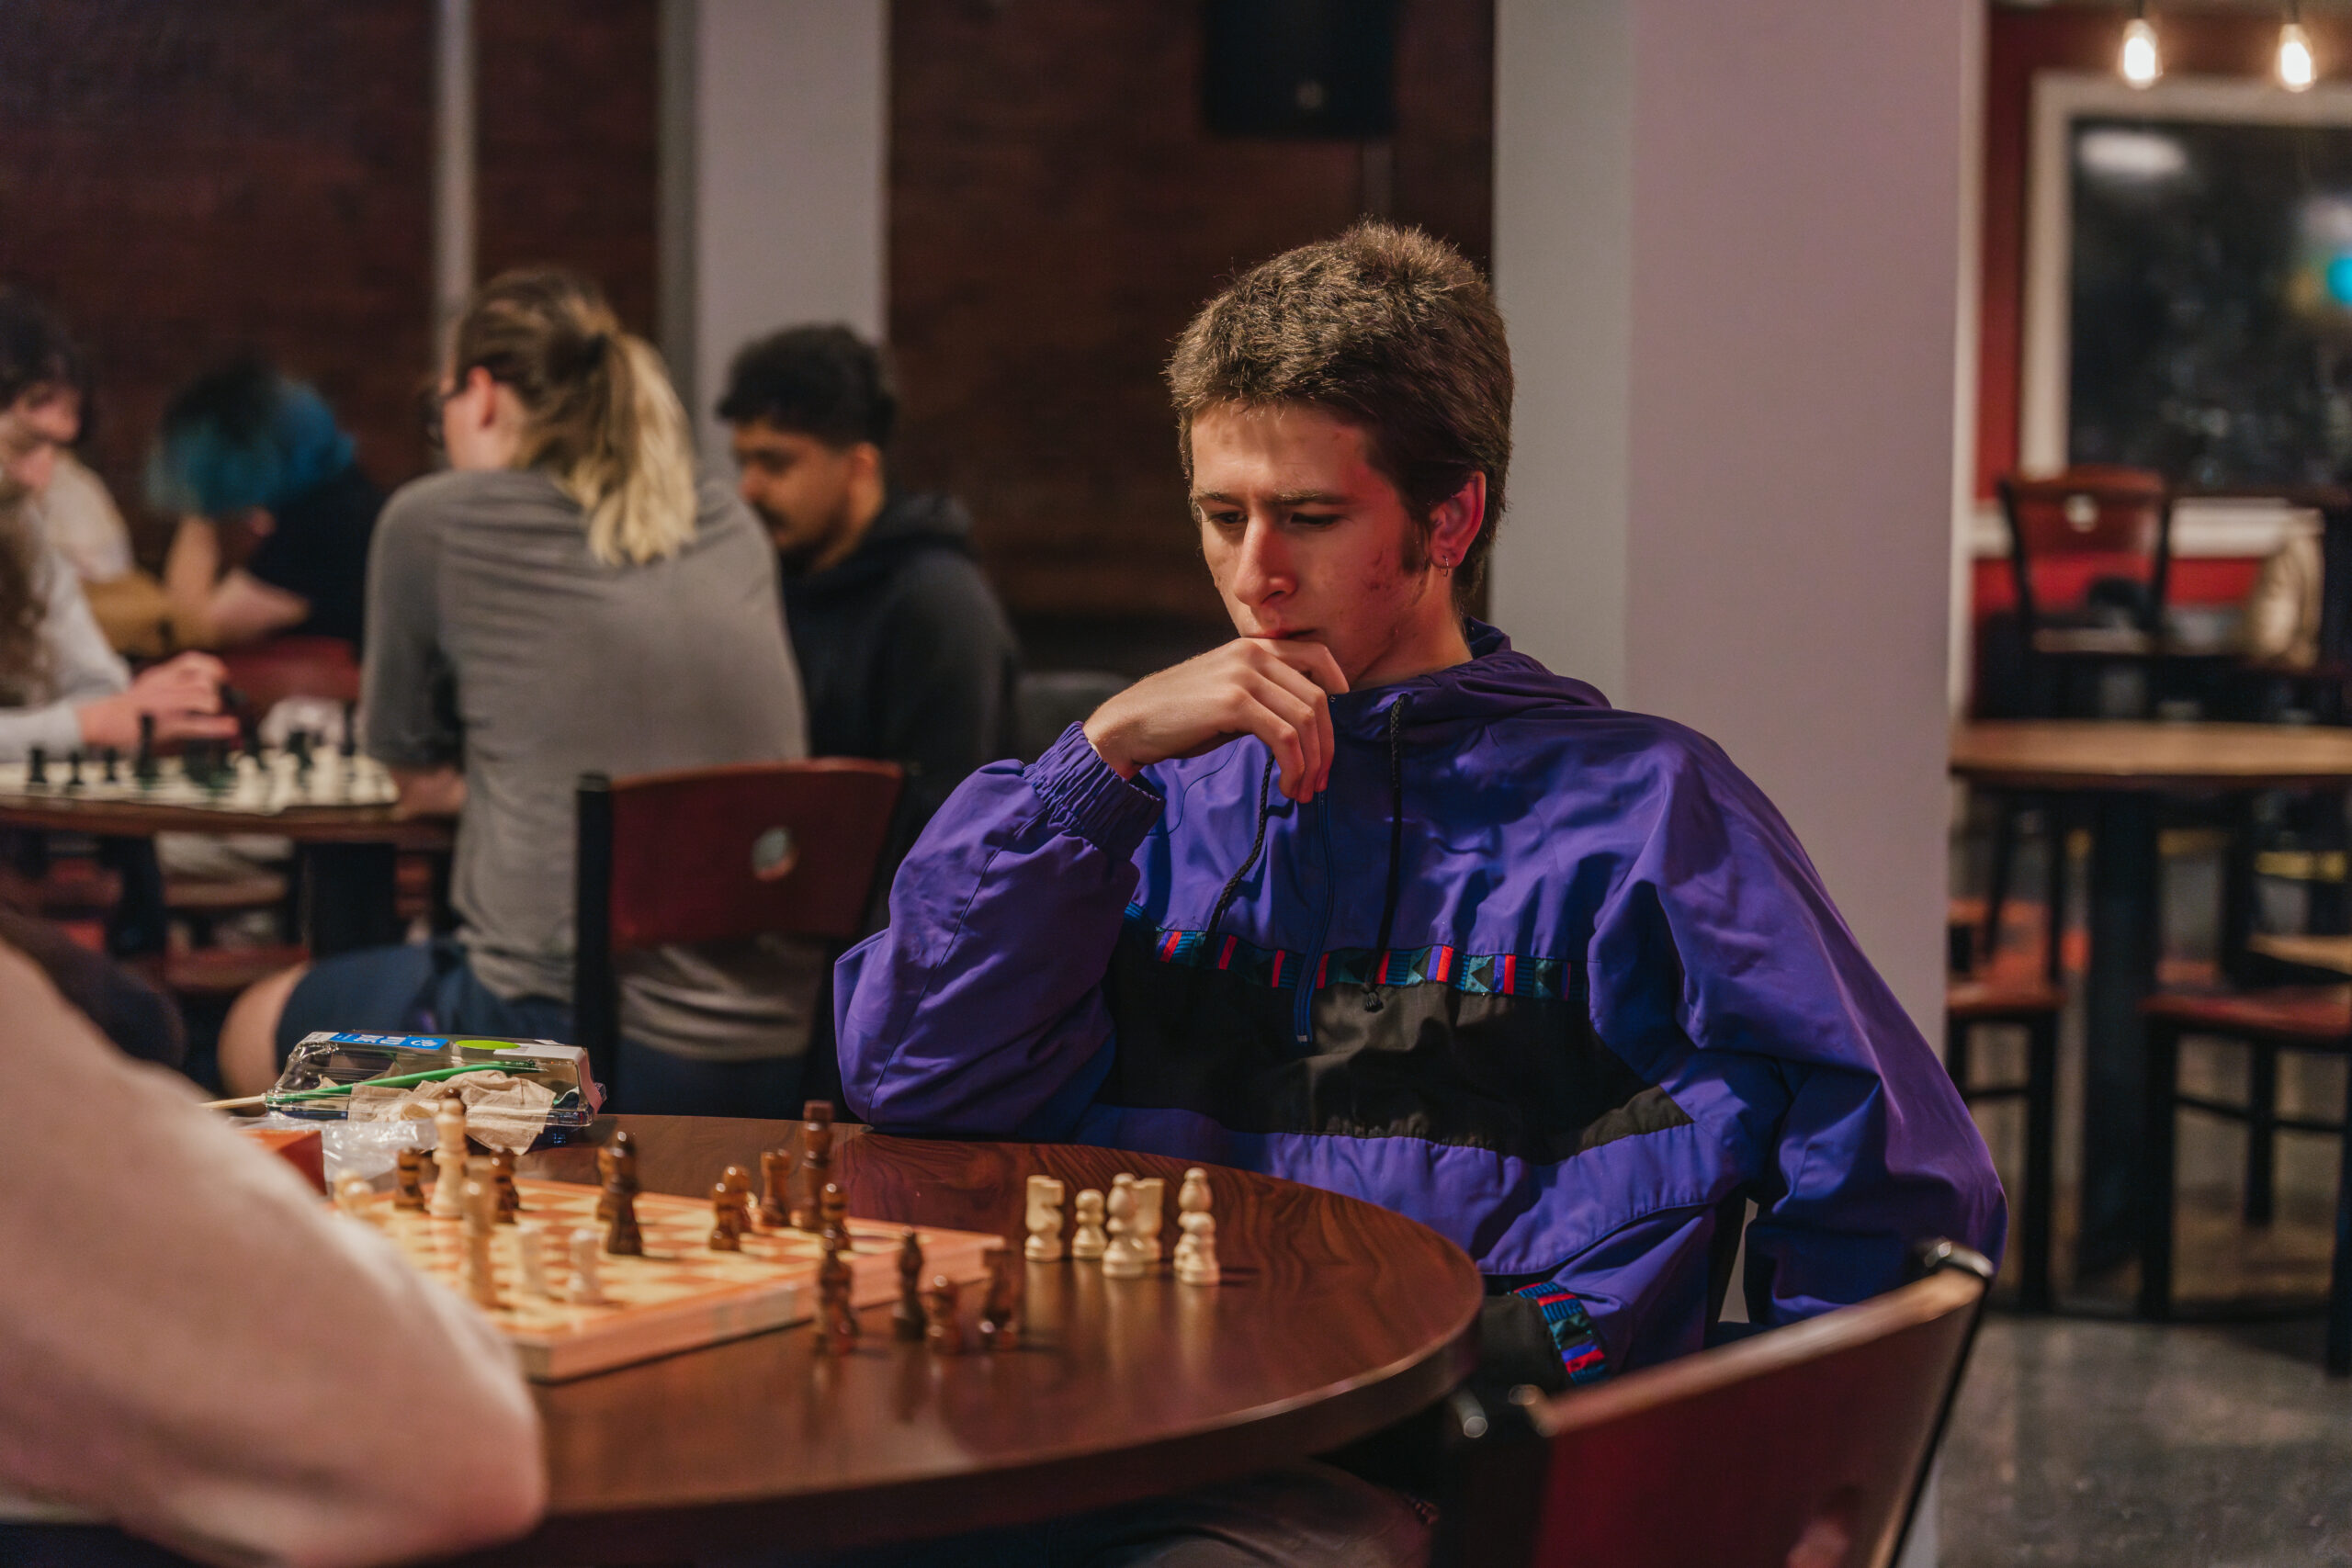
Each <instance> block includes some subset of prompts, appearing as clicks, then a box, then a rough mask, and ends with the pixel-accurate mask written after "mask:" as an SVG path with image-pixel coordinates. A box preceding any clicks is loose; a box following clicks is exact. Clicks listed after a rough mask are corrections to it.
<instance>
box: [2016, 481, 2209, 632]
mask: <svg viewBox="0 0 2352 1568" xmlns="http://www.w3.org/2000/svg"><path fill="white" fill-rule="evenodd" d="M1999 490H2000V495H2001V513H2002V515H2003V517H2004V518H2005V519H2006V520H2007V524H2008V529H2009V572H2010V576H2011V578H2012V580H2013V581H2015V583H2016V584H2017V594H2018V613H2019V615H2021V616H2022V617H2023V619H2024V621H2025V624H2026V626H2027V628H2028V629H2029V630H2030V629H2032V627H2033V626H2034V625H2035V622H2036V619H2037V617H2039V616H2041V615H2047V614H2049V613H2051V612H2052V611H2054V610H2058V609H2062V608H2069V607H2072V606H2075V605H2077V604H2081V603H2082V601H2083V598H2084V596H2085V594H2086V593H2087V592H2088V591H2089V589H2090V585H2091V583H2092V582H2094V581H2097V580H2098V579H2099V578H2103V577H2122V578H2128V579H2131V580H2132V581H2137V582H2139V583H2141V584H2142V585H2143V587H2144V589H2145V590H2146V617H2145V625H2146V629H2148V630H2151V631H2153V630H2154V629H2155V623H2154V616H2155V615H2158V614H2160V613H2161V612H2162V610H2163V608H2164V603H2165V588H2166V585H2167V582H2168V581H2169V579H2170V577H2171V571H2172V493H2171V491H2170V489H2169V488H2168V487H2167V486H2166V485H2165V479H2164V476H2163V475H2161V474H2158V473H2154V472H2153V471H2151V470H2149V469H2145V468H2113V467H2108V466H2105V465H2098V464H2086V465H2084V466H2082V467H2079V468H2068V469H2066V470H2065V471H2064V472H2063V473H2059V474H2054V475H2052V476H2051V477H2049V478H2047V479H2026V478H2024V477H2022V476H2020V475H2017V474H2006V475H2004V476H2002V478H2001V480H2000V485H1999Z"/></svg>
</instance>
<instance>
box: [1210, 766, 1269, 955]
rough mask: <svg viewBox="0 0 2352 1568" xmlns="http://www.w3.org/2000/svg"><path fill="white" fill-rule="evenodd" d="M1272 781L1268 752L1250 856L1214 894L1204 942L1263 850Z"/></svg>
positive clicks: (1229, 905)
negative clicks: (1255, 833)
mask: <svg viewBox="0 0 2352 1568" xmlns="http://www.w3.org/2000/svg"><path fill="white" fill-rule="evenodd" d="M1273 782H1274V759H1273V756H1272V753H1271V752H1270V753H1268V755H1267V757H1266V769H1265V772H1263V773H1260V774H1259V775H1258V836H1257V837H1256V838H1254V839H1252V840H1250V858H1249V859H1248V860H1245V861H1243V862H1242V863H1241V869H1240V870H1238V871H1237V872H1235V873H1234V874H1232V875H1231V876H1228V877H1227V878H1226V879H1225V890H1224V891H1223V892H1221V893H1219V894H1218V895H1217V896H1216V908H1214V909H1212V910H1211V911H1210V912H1209V925H1208V930H1207V931H1204V932H1202V933H1201V941H1202V942H1204V943H1206V942H1209V941H1210V940H1211V939H1213V938H1214V937H1216V928H1217V924H1218V922H1219V921H1221V920H1223V919H1225V912H1226V910H1227V909H1229V908H1232V907H1233V899H1234V896H1235V895H1236V894H1238V893H1239V892H1240V891H1241V881H1242V878H1244V877H1246V876H1248V875H1249V874H1250V867H1252V866H1254V865H1256V864H1257V863H1258V856H1259V855H1260V854H1261V852H1263V851H1264V850H1265V847H1266V818H1267V816H1268V812H1267V810H1266V799H1267V789H1268V787H1269V786H1270V785H1272V783H1273Z"/></svg>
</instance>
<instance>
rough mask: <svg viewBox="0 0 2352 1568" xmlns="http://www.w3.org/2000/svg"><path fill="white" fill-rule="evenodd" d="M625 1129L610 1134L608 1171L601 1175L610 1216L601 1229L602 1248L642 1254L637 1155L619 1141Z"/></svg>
mask: <svg viewBox="0 0 2352 1568" xmlns="http://www.w3.org/2000/svg"><path fill="white" fill-rule="evenodd" d="M626 1137H628V1134H627V1133H616V1134H613V1142H614V1144H615V1145H617V1146H616V1148H615V1150H614V1154H613V1162H612V1167H611V1170H610V1173H609V1174H607V1175H606V1176H605V1201H603V1202H599V1203H598V1204H597V1205H596V1207H597V1208H598V1209H599V1210H600V1211H601V1210H602V1209H604V1208H605V1203H610V1204H611V1206H612V1218H611V1220H610V1222H609V1223H608V1224H607V1225H606V1226H605V1251H606V1252H609V1253H611V1254H612V1255H613V1256H614V1257H616V1258H642V1257H644V1256H645V1233H644V1232H643V1231H641V1230H639V1228H638V1224H637V1158H636V1155H635V1152H634V1151H633V1150H631V1149H629V1148H628V1146H627V1145H622V1144H621V1140H622V1139H624V1138H626Z"/></svg>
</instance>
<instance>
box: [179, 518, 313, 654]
mask: <svg viewBox="0 0 2352 1568" xmlns="http://www.w3.org/2000/svg"><path fill="white" fill-rule="evenodd" d="M164 599H165V600H166V601H167V602H168V603H169V604H170V605H171V612H172V632H173V635H174V636H175V637H176V638H177V639H178V640H179V642H180V643H181V645H182V646H184V647H192V648H233V647H235V646H236V645H237V644H239V643H244V642H251V641H253V640H254V638H256V637H267V636H268V635H269V634H270V633H271V632H276V631H283V630H285V629H286V628H287V627H288V626H300V625H301V624H302V623H303V622H304V621H306V620H308V619H309V618H310V615H311V602H310V601H309V600H307V599H305V598H303V597H302V596H301V595H300V594H299V593H288V592H286V590H284V589H282V588H275V587H272V586H271V585H270V584H268V583H266V582H264V581H261V579H259V578H257V577H255V576H254V574H253V573H251V572H249V571H247V570H245V569H244V568H243V567H235V566H232V567H231V568H229V569H228V570H226V571H225V572H224V571H223V570H221V567H220V528H219V527H218V526H217V525H215V524H214V523H213V522H212V520H211V519H210V518H209V517H183V518H181V519H180V525H179V530H178V532H176V533H175V534H174V535H173V536H172V548H171V553H170V554H169V555H167V556H166V557H165V558H164Z"/></svg>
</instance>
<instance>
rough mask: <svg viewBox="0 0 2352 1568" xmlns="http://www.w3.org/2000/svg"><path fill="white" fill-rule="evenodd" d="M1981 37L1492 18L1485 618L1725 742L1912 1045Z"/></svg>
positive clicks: (1939, 855) (1953, 6)
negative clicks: (1498, 345)
mask: <svg viewBox="0 0 2352 1568" xmlns="http://www.w3.org/2000/svg"><path fill="white" fill-rule="evenodd" d="M1979 10H1980V7H1979V6H1977V5H1976V4H1975V3H1974V0H1906V3H1905V4H1903V5H1887V4H1884V3H1883V0H1806V3H1805V4H1804V5H1801V6H1781V5H1770V6H1766V5H1756V4H1753V3H1752V0H1581V3H1579V4H1578V5H1576V6H1561V5H1558V4H1556V3H1555V0H1501V4H1500V6H1499V11H1498V80H1497V95H1496V97H1497V154H1496V160H1497V180H1496V193H1497V194H1496V257H1495V268H1496V279H1497V284H1498V289H1499V291H1500V295H1501V300H1502V306H1503V310H1504V312H1505V314H1506V316H1507V317H1508V318H1509V320H1510V329H1511V337H1512V349H1513V355H1514V358H1515V360H1516V363H1517V365H1518V367H1519V376H1520V403H1519V422H1518V429H1517V450H1516V454H1515V457H1514V460H1513V472H1512V479H1511V499H1510V514H1509V515H1508V517H1507V518H1506V519H1505V521H1504V524H1503V527H1502V532H1501V534H1500V536H1499V537H1498V541H1497V545H1496V552H1497V555H1496V563H1495V577H1494V581H1495V584H1496V587H1495V611H1496V615H1497V618H1498V621H1499V623H1500V624H1501V625H1502V626H1503V628H1504V629H1505V630H1506V631H1508V632H1510V634H1511V635H1512V637H1514V638H1515V639H1517V640H1518V641H1519V642H1520V643H1521V645H1522V646H1525V647H1527V648H1528V649H1530V650H1531V651H1533V652H1534V653H1536V654H1537V655H1538V657H1541V658H1543V659H1544V660H1546V661H1547V662H1551V663H1553V664H1554V665H1555V668H1558V669H1560V670H1562V671H1566V672H1568V673H1573V674H1578V675H1587V676H1591V677H1596V678H1597V679H1598V681H1599V683H1600V685H1601V686H1602V688H1603V689H1604V690H1606V691H1608V692H1609V693H1610V694H1611V697H1612V698H1613V699H1615V700H1616V701H1618V702H1619V703H1621V704H1623V705H1626V706H1629V707H1636V708H1642V709H1645V710H1648V711H1650V712H1655V713H1661V714H1665V715H1668V716H1671V717H1674V718H1677V719H1679V720H1681V721H1683V722H1685V723H1688V724H1690V725H1692V726H1693V727H1695V728H1699V729H1701V730H1703V731H1705V732H1706V733H1708V734H1710V735H1712V736H1713V737H1714V738H1715V739H1718V740H1719V741H1721V742H1722V743H1723V744H1724V747H1725V748H1726V749H1727V750H1729V751H1730V753H1731V755H1732V757H1733V758H1734V759H1735V760H1736V761H1738V762H1739V763H1740V765H1741V766H1742V767H1744V768H1745V769H1747V772H1748V773H1751V774H1752V775H1753V776H1754V777H1755V778H1756V779H1757V780H1758V783H1759V784H1762V785H1763V787H1764V788H1765V790H1766V791H1767V792H1768V793H1769V794H1770V795H1771V796H1772V798H1773V799H1774V800H1775V801H1776V802H1777V803H1778V804H1779V805H1780V807H1781V809H1782V810H1783V811H1784V812H1785V813H1786V814H1787V815H1788V817H1789V818H1790V820H1791V822H1792V824H1793V825H1794V826H1795V828H1796V829H1797V832H1798V834H1799V835H1800V836H1801V837H1802V838H1803V839H1804V842H1805V844H1806V846H1807V848H1808V849H1809V850H1810V852H1812V854H1813V857H1814V859H1815V863H1817V864H1818V865H1819V866H1820V868H1821V871H1822V874H1823V875H1824V877H1825V878H1826V881H1827V882H1828V885H1829V888H1830V891H1831V893H1832V894H1833V895H1834V896H1835V897H1837V899H1838V904H1839V907H1840V908H1842V909H1843V910H1844V911H1845V913H1846V916H1847V919H1848V920H1849V923H1850V924H1851V925H1852V926H1853V928H1854V930H1855V932H1856V934H1857V935H1858V936H1859V937H1860V940H1861V942H1862V945H1863V947H1864V949H1865V950H1866V951H1867V952H1868V953H1870V954H1871V958H1872V959H1873V960H1874V961H1875V962H1876V963H1877V964H1878V966H1879V968H1880V969H1881V971H1882V972H1883V974H1884V975H1885V976H1887V979H1888V980H1889V982H1890V983H1891V984H1892V985H1893V986H1894V990H1895V992H1896V994H1897V995H1898V996H1899V997H1900V998H1902V999H1903V1002H1904V1004H1905V1006H1906V1007H1907V1008H1908V1009H1909V1010H1910V1011H1911V1013H1912V1015H1913V1017H1914V1018H1915V1019H1917V1021H1919V1023H1920V1024H1921V1026H1922V1027H1923V1029H1928V1030H1929V1031H1930V1037H1931V1038H1932V1037H1933V1031H1934V1030H1935V1029H1936V1028H1937V1027H1938V1026H1939V1021H1940V1018H1941V1014H1942V996H1943V940H1942V931H1943V921H1944V900H1945V869H1944V843H1945V813H1946V809H1947V804H1948V795H1947V791H1946V786H1945V783H1944V763H1945V755H1946V746H1947V739H1946V711H1947V710H1946V677H1945V670H1946V662H1947V648H1948V626H1949V621H1950V590H1951V527H1950V525H1951V515H1952V495H1953V485H1954V482H1955V471H1956V454H1955V450H1954V437H1953V433H1954V428H1955V426H1954V411H1955V393H1956V388H1957V387H1958V385H1959V381H1960V365H1959V361H1958V358H1957V344H1958V341H1959V327H1960V318H1959V314H1958V307H1959V300H1960V297H1961V285H1962V251H1963V232H1962V198H1963V172H1964V164H1965V157H1966V154H1967V152H1968V145H1969V144H1968V127H1969V123H1970V121H1969V119H1968V117H1967V112H1966V105H1967V102H1968V100H1969V98H1970V96H1972V95H1973V93H1975V92H1976V91H1978V90H1979V88H1980V84H1979V82H1978V79H1977V76H1976V74H1975V62H1976V48H1977V44H1976V35H1977V32H1978V30H1979V28H1981V18H1980V17H1979V15H1978V12H1979ZM1621 410H1622V412H1620V411H1621Z"/></svg>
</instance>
